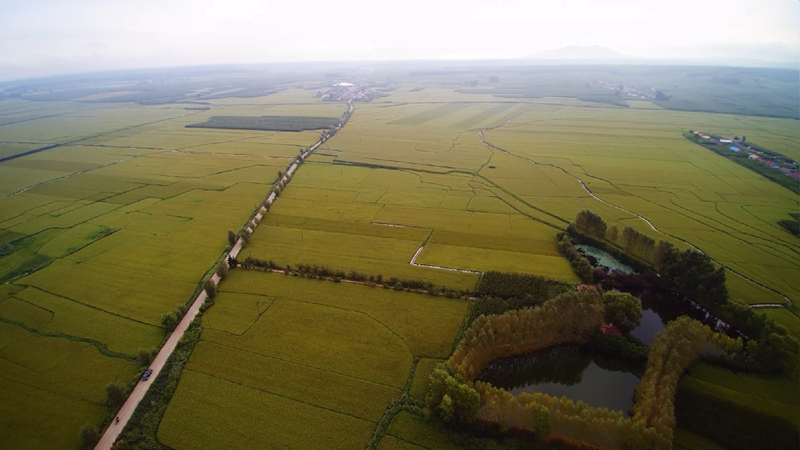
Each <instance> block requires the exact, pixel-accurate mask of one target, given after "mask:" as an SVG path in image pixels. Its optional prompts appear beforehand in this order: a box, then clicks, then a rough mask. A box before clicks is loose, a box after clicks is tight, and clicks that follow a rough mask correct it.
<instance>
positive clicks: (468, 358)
mask: <svg viewBox="0 0 800 450" xmlns="http://www.w3.org/2000/svg"><path fill="white" fill-rule="evenodd" d="M592 297H594V298H593V299H592ZM576 300H578V301H576ZM582 302H588V304H590V305H593V307H589V308H588V309H584V310H583V311H582V312H583V314H584V319H582V320H577V321H576V320H575V319H565V318H560V317H559V315H558V314H556V315H553V314H552V313H553V312H554V311H550V312H551V314H550V315H548V316H542V317H536V315H535V314H534V315H530V316H526V317H525V318H524V319H521V318H520V317H521V316H520V315H519V314H513V313H506V314H504V315H503V316H498V317H494V318H491V319H493V320H491V321H489V322H485V321H484V320H481V318H479V319H478V320H476V322H475V323H474V324H473V327H472V333H468V334H466V335H465V336H464V338H463V339H462V341H461V344H460V345H459V347H460V348H461V347H464V348H469V350H467V351H462V352H460V353H459V352H458V350H457V351H456V352H457V353H458V355H459V356H456V353H454V355H453V356H454V358H453V357H451V360H450V361H448V362H446V363H443V364H441V365H440V366H439V367H437V368H436V369H435V370H434V372H433V374H432V375H431V378H430V380H429V384H428V393H427V395H426V407H427V408H428V411H429V413H430V414H434V415H435V416H436V417H438V418H440V419H441V420H443V421H444V422H449V423H455V424H461V425H464V424H470V423H473V422H475V421H478V422H481V423H493V424H496V425H498V426H499V427H500V430H501V431H502V432H508V431H510V430H523V431H526V432H530V433H533V434H534V435H535V436H536V437H537V438H538V439H540V440H542V441H543V442H545V443H547V444H558V443H561V444H566V445H569V446H572V447H579V448H580V447H583V446H586V445H590V446H593V447H594V448H597V447H599V448H609V449H623V448H624V449H665V450H666V449H670V448H672V438H673V429H674V427H675V407H674V401H675V394H676V391H677V386H678V381H679V380H680V378H681V375H682V374H683V372H684V371H685V370H686V368H687V367H688V365H689V364H690V363H691V362H692V361H694V360H695V359H696V358H697V357H698V355H699V354H700V352H701V351H702V350H703V348H704V347H705V345H706V342H708V339H709V338H710V337H711V336H712V333H711V330H710V329H709V328H708V327H706V326H705V325H703V324H701V323H699V322H697V321H694V320H691V319H689V318H687V317H681V318H679V319H677V320H675V321H673V322H670V323H669V324H668V325H667V327H666V329H665V330H664V331H662V332H661V333H659V334H658V335H657V336H656V339H655V341H654V343H653V344H652V346H651V351H650V353H649V355H648V358H647V365H646V370H645V373H644V376H643V377H642V380H641V382H640V384H639V386H638V387H637V390H636V394H635V401H634V405H633V407H632V411H633V416H632V417H631V418H625V417H624V416H623V414H622V413H621V412H619V411H609V410H608V409H606V408H594V407H590V406H588V405H586V404H585V403H583V402H580V401H578V402H573V401H571V400H569V399H567V398H565V397H561V398H556V397H552V396H549V395H546V394H541V393H534V394H530V393H523V394H520V395H519V396H514V395H512V394H511V393H509V392H508V391H506V390H504V389H500V388H496V387H494V386H492V385H490V384H488V383H485V382H481V381H475V382H472V380H473V379H474V378H473V377H474V374H476V373H478V372H479V370H476V368H477V367H482V364H481V363H482V361H483V358H480V357H479V356H478V355H479V354H485V355H492V356H495V355H499V356H495V357H504V356H507V355H508V354H510V353H514V352H519V353H525V352H527V351H529V349H530V348H533V347H536V346H537V345H536V343H541V344H542V345H543V346H547V344H551V345H552V343H553V342H555V343H558V341H560V340H561V339H563V338H566V339H568V340H569V339H575V336H576V335H574V334H572V333H574V332H575V331H576V330H578V329H580V328H581V327H582V324H581V323H582V322H584V321H585V324H586V325H588V324H589V323H590V322H592V321H595V322H594V327H596V326H597V322H596V320H597V319H598V314H600V311H601V307H600V303H601V301H600V299H599V298H598V296H597V295H596V294H583V297H578V296H576V297H574V298H572V299H571V301H570V300H567V297H562V298H560V299H558V300H553V301H551V302H547V303H546V304H545V307H546V306H547V304H551V305H552V306H557V307H558V310H559V311H564V313H565V314H569V313H576V312H578V313H579V314H580V312H579V311H574V310H571V309H572V308H571V307H570V305H569V304H568V303H573V304H576V303H582ZM573 307H574V305H573ZM534 309H539V310H543V309H544V307H542V308H533V309H531V310H534ZM531 310H526V311H531ZM501 317H504V319H501ZM525 319H528V320H531V321H530V322H528V323H527V326H524V325H523V324H522V322H524V321H525ZM553 322H558V323H560V325H561V326H555V327H553V325H552V323H553ZM486 323H492V324H493V325H495V326H496V328H494V329H487V327H486ZM547 328H550V329H548V330H547V331H549V333H548V334H547V335H545V336H542V337H541V339H536V338H534V337H533V336H532V334H535V333H530V332H528V330H530V329H537V330H538V329H547ZM588 328H591V327H588ZM476 330H477V332H476ZM511 330H516V332H513V331H511ZM559 333H566V335H563V336H562V338H561V339H559V338H553V337H552V335H553V334H556V335H558V334H559ZM523 336H525V337H523ZM484 342H486V344H484ZM489 342H491V344H488V343H489ZM475 349H480V350H484V351H482V352H475V351H474V350H475ZM470 350H471V351H470Z"/></svg>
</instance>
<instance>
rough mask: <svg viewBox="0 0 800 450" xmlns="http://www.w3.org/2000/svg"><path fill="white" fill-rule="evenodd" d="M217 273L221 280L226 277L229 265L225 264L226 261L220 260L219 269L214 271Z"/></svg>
mask: <svg viewBox="0 0 800 450" xmlns="http://www.w3.org/2000/svg"><path fill="white" fill-rule="evenodd" d="M214 273H216V274H217V276H218V277H219V279H220V280H222V279H224V278H225V275H227V274H228V265H227V264H225V261H220V262H218V263H217V270H215V271H214Z"/></svg>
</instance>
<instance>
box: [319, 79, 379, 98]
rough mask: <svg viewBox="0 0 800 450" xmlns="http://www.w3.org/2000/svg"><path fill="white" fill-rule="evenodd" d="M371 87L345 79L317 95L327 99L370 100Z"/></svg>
mask: <svg viewBox="0 0 800 450" xmlns="http://www.w3.org/2000/svg"><path fill="white" fill-rule="evenodd" d="M369 92H370V90H369V89H366V88H362V87H361V86H357V85H354V84H353V83H348V82H346V81H343V82H341V83H336V84H335V85H333V86H332V87H331V89H329V90H328V91H327V92H325V93H322V92H320V93H318V94H317V96H318V97H320V98H321V99H322V100H327V101H347V100H362V101H369V95H368V94H369Z"/></svg>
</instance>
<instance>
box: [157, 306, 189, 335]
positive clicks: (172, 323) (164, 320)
mask: <svg viewBox="0 0 800 450" xmlns="http://www.w3.org/2000/svg"><path fill="white" fill-rule="evenodd" d="M187 310H188V308H187V307H186V305H175V309H173V310H172V311H171V312H168V313H164V314H162V315H161V326H163V327H164V329H166V330H167V333H171V332H172V330H174V329H175V327H177V326H178V324H179V323H180V322H181V319H183V316H184V315H186V311H187Z"/></svg>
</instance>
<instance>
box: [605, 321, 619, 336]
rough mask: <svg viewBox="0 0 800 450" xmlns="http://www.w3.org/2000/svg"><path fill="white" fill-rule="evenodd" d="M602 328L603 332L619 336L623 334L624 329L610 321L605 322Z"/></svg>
mask: <svg viewBox="0 0 800 450" xmlns="http://www.w3.org/2000/svg"><path fill="white" fill-rule="evenodd" d="M602 329H603V334H616V335H617V336H622V331H620V330H619V328H617V327H615V326H614V325H612V324H610V323H604V324H603V326H602Z"/></svg>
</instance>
